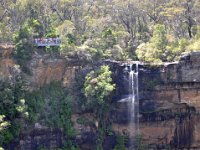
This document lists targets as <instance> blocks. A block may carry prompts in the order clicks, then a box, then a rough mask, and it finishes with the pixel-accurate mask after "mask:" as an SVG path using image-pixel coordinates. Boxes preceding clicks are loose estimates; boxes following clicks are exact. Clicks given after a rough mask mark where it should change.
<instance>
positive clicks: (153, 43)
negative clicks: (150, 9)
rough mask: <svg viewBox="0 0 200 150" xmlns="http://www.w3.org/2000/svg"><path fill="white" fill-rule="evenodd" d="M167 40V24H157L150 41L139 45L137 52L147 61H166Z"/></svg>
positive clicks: (140, 57) (139, 56)
mask: <svg viewBox="0 0 200 150" xmlns="http://www.w3.org/2000/svg"><path fill="white" fill-rule="evenodd" d="M167 42H168V41H167V38H166V30H165V26H164V25H161V24H158V25H156V26H155V30H154V32H153V37H152V38H151V39H150V42H148V43H143V44H141V45H140V46H138V49H137V50H136V54H137V56H138V58H139V59H140V60H143V61H147V62H161V61H166V60H167V58H166V54H167V51H166V46H167Z"/></svg>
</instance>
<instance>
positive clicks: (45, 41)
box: [34, 38, 60, 46]
mask: <svg viewBox="0 0 200 150" xmlns="http://www.w3.org/2000/svg"><path fill="white" fill-rule="evenodd" d="M34 44H35V45H36V46H60V38H36V39H34Z"/></svg>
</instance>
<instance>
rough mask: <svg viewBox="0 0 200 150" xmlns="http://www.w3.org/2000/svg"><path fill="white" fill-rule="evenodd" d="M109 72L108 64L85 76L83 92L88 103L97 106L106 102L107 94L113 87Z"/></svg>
mask: <svg viewBox="0 0 200 150" xmlns="http://www.w3.org/2000/svg"><path fill="white" fill-rule="evenodd" d="M111 74H112V72H111V71H109V66H102V67H101V69H99V70H97V71H92V72H90V73H89V74H88V75H87V76H86V81H85V84H84V93H85V96H86V97H87V100H88V104H89V105H91V106H98V105H103V104H104V103H106V99H107V96H109V95H110V94H111V92H112V91H113V90H114V88H115V85H114V84H112V78H111Z"/></svg>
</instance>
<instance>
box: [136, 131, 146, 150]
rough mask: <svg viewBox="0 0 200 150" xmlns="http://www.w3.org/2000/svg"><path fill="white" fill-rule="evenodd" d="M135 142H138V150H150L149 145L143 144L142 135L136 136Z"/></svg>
mask: <svg viewBox="0 0 200 150" xmlns="http://www.w3.org/2000/svg"><path fill="white" fill-rule="evenodd" d="M135 140H136V143H135V146H136V148H137V150H148V147H147V145H144V144H143V143H142V135H140V134H138V135H136V137H135Z"/></svg>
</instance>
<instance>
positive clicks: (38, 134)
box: [7, 129, 64, 150]
mask: <svg viewBox="0 0 200 150" xmlns="http://www.w3.org/2000/svg"><path fill="white" fill-rule="evenodd" d="M63 139H64V136H63V134H62V132H61V130H59V129H54V130H51V129H41V130H39V129H36V130H33V131H32V132H31V133H29V134H28V135H21V138H20V141H16V142H13V143H11V144H10V145H9V146H8V148H7V149H9V150H37V149H42V148H46V149H49V150H54V149H56V148H59V147H61V146H62V145H63Z"/></svg>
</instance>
